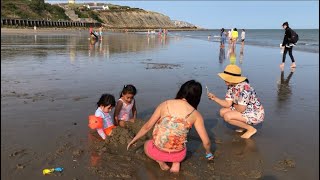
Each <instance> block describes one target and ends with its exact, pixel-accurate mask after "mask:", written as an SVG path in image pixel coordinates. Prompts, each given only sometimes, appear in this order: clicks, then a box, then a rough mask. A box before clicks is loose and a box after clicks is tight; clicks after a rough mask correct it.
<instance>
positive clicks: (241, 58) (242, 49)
mask: <svg viewBox="0 0 320 180" xmlns="http://www.w3.org/2000/svg"><path fill="white" fill-rule="evenodd" d="M243 51H244V45H241V48H240V59H239V63H240V64H242V62H243Z"/></svg>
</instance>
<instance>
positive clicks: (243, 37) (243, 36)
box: [241, 29, 246, 46]
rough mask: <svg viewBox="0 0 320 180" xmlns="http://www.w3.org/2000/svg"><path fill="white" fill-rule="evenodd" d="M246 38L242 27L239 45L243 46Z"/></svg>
mask: <svg viewBox="0 0 320 180" xmlns="http://www.w3.org/2000/svg"><path fill="white" fill-rule="evenodd" d="M245 38H246V31H245V30H244V29H242V32H241V45H242V46H244V39H245Z"/></svg>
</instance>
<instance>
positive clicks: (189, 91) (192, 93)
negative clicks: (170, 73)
mask: <svg viewBox="0 0 320 180" xmlns="http://www.w3.org/2000/svg"><path fill="white" fill-rule="evenodd" d="M201 94H202V85H201V84H200V83H199V82H197V81H195V80H190V81H187V82H185V83H184V84H182V86H181V88H180V90H179V91H178V93H177V96H176V99H182V98H185V99H186V100H187V102H188V103H189V104H190V105H191V106H192V107H194V108H195V109H197V107H198V105H199V103H200V99H201Z"/></svg>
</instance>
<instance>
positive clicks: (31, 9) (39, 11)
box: [1, 0, 69, 20]
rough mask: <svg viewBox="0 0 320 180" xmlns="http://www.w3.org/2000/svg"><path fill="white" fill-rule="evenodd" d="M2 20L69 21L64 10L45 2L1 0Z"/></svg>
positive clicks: (40, 0)
mask: <svg viewBox="0 0 320 180" xmlns="http://www.w3.org/2000/svg"><path fill="white" fill-rule="evenodd" d="M1 18H17V19H19V18H21V19H28V18H29V19H50V20H59V19H60V20H69V17H68V16H66V15H65V13H64V9H63V8H61V7H59V6H57V5H51V4H48V3H44V0H1Z"/></svg>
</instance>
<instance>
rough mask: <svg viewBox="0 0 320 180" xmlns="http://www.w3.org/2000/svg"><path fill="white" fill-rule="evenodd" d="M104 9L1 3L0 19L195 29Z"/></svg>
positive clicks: (26, 0) (139, 12) (40, 1)
mask: <svg viewBox="0 0 320 180" xmlns="http://www.w3.org/2000/svg"><path fill="white" fill-rule="evenodd" d="M98 5H100V7H101V6H102V5H103V6H105V7H107V9H104V10H93V9H90V8H88V7H87V6H88V4H87V5H85V4H66V3H59V4H54V5H51V4H48V3H45V1H44V0H32V1H30V0H1V18H12V19H35V20H39V19H43V20H52V21H57V20H61V21H64V20H68V21H86V22H100V23H102V24H103V25H104V26H105V27H107V28H114V29H116V28H121V29H123V28H127V29H157V28H166V29H177V28H189V29H196V26H194V25H192V24H190V23H186V22H183V23H177V22H178V21H172V20H171V19H170V18H169V17H168V16H166V15H163V14H160V13H157V12H151V11H145V10H143V9H140V8H131V7H128V6H119V5H112V4H98Z"/></svg>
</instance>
